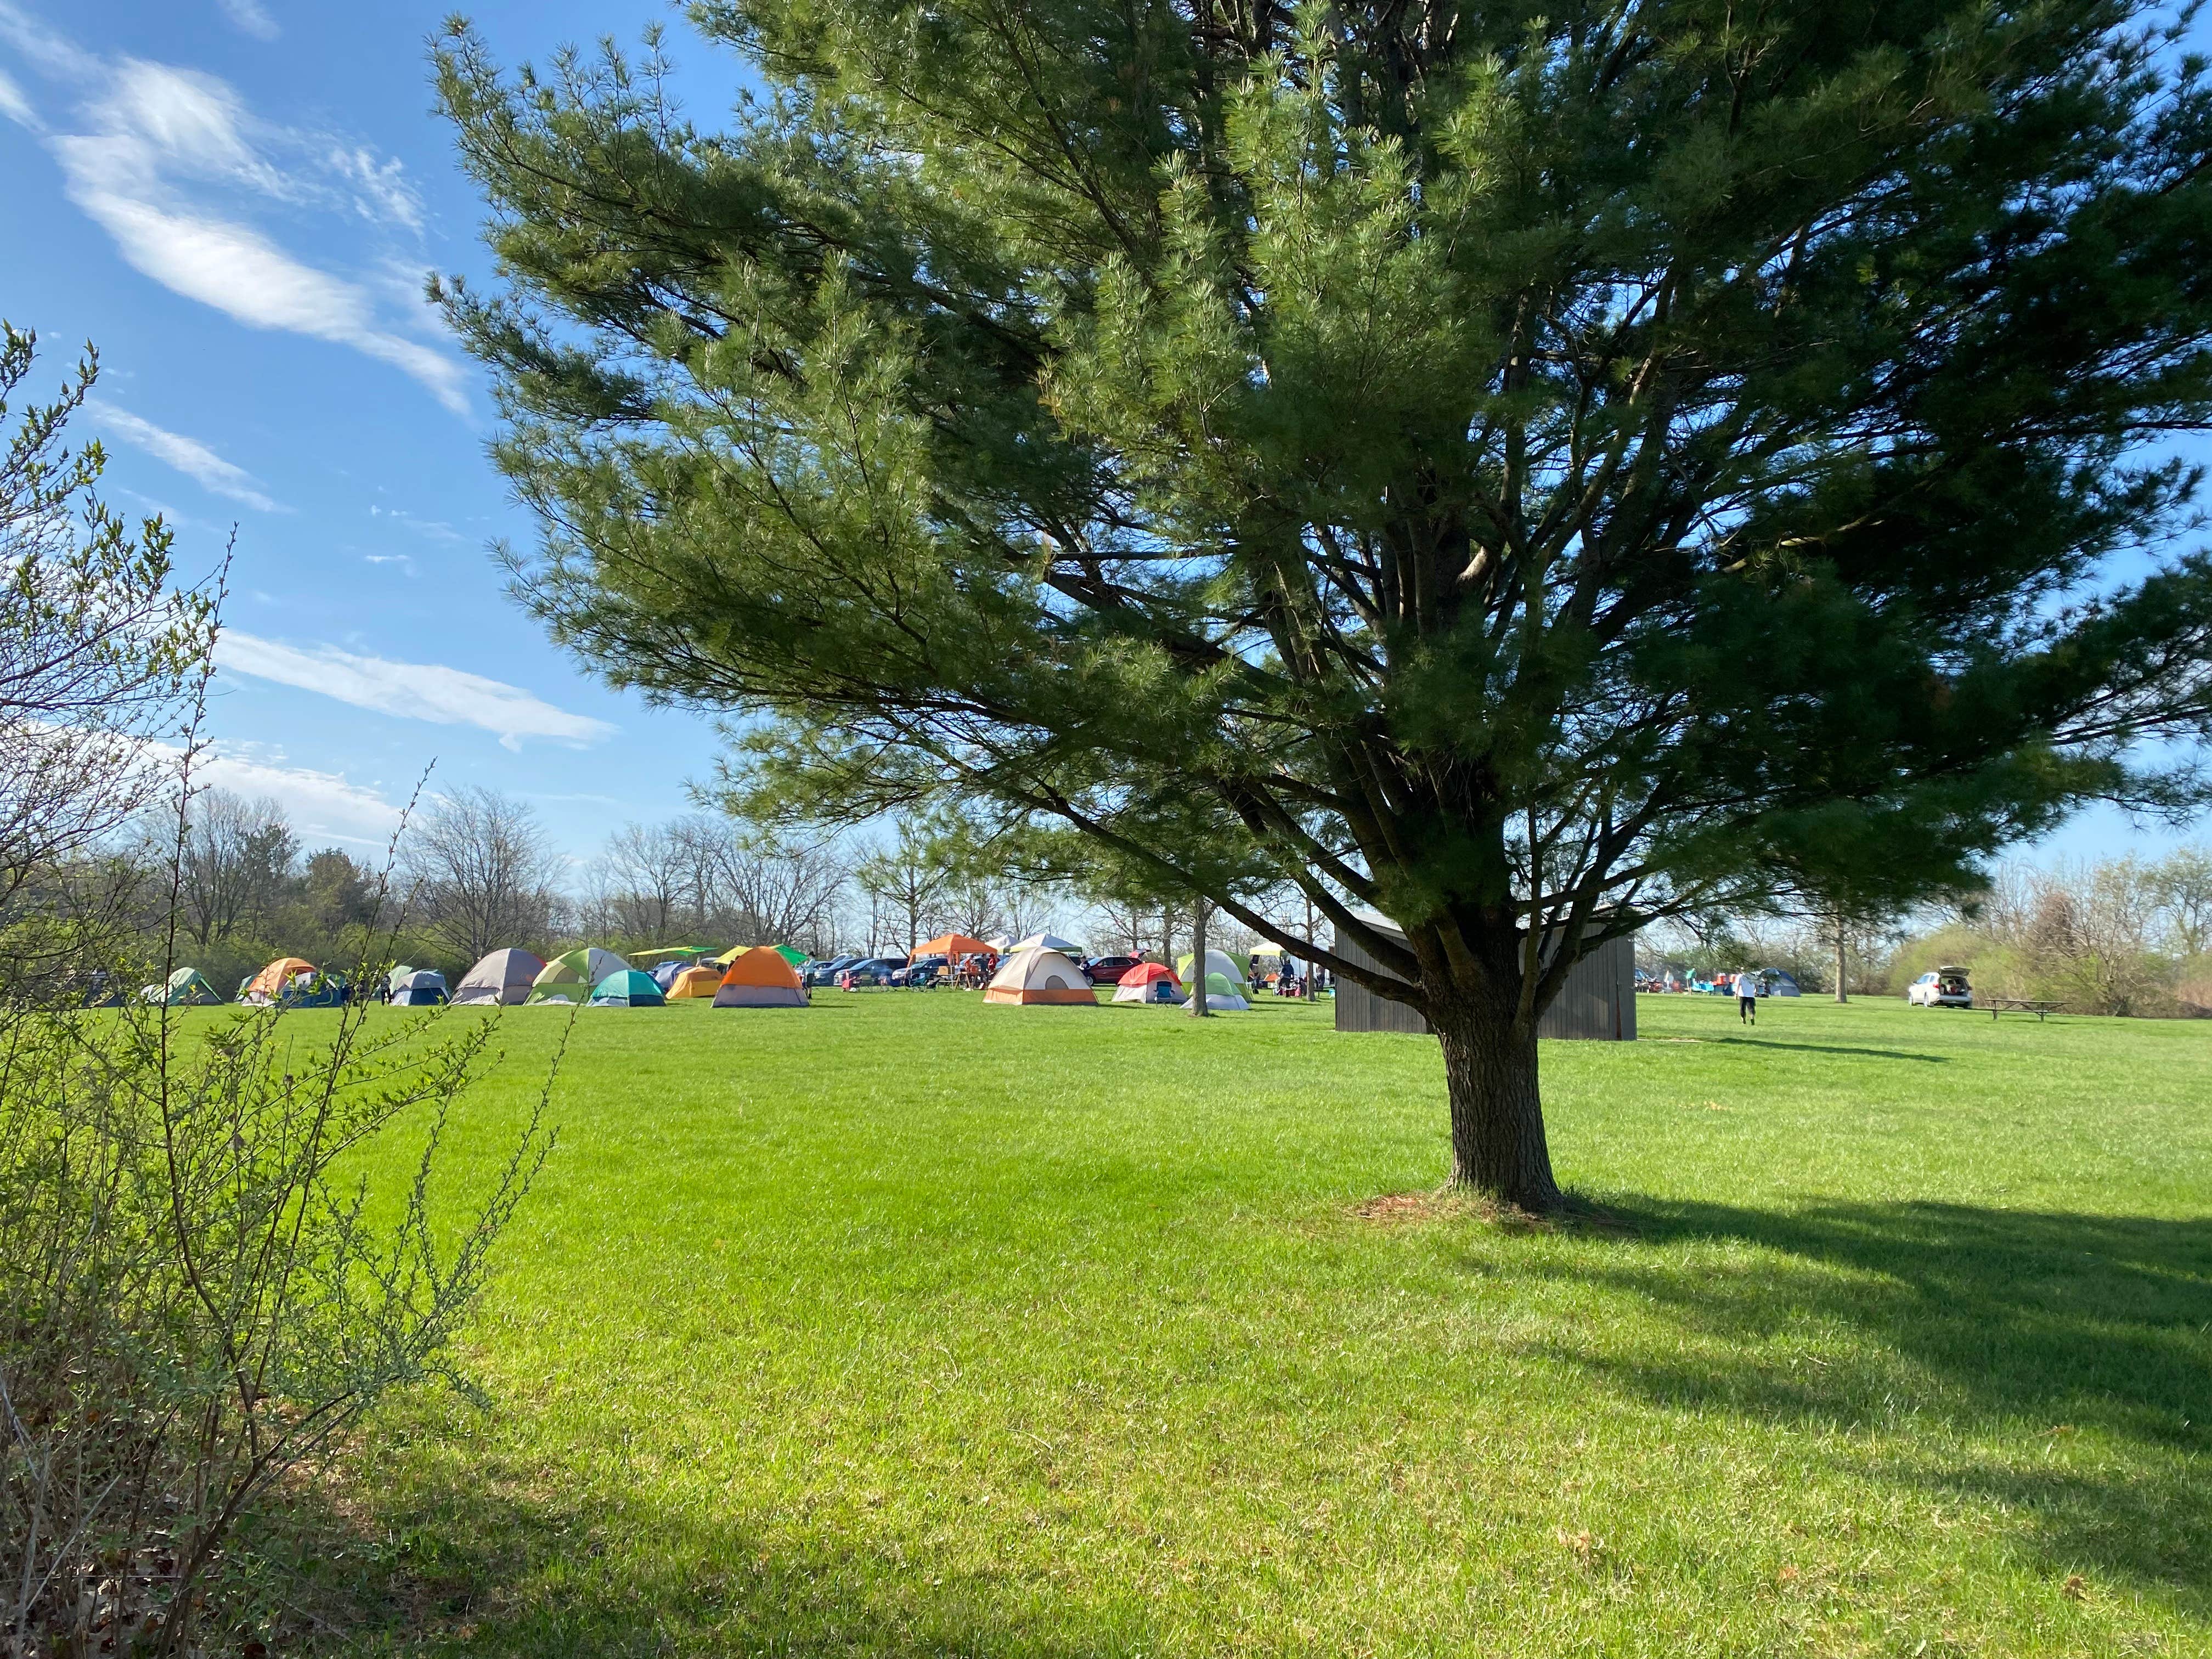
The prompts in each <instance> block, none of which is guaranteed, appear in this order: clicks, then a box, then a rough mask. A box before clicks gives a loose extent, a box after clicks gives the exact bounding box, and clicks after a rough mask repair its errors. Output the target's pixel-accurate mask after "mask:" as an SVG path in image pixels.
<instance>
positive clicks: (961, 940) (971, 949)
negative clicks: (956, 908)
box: [914, 933, 993, 962]
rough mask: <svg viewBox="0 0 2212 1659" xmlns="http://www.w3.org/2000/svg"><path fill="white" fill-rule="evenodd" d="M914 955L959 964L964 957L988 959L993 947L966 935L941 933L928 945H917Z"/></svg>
mask: <svg viewBox="0 0 2212 1659" xmlns="http://www.w3.org/2000/svg"><path fill="white" fill-rule="evenodd" d="M914 954H915V957H917V958H919V957H946V958H947V959H949V960H951V961H953V962H958V961H960V960H961V959H962V958H963V957H987V956H989V955H991V954H993V952H992V950H991V947H990V946H989V945H987V944H985V943H984V942H983V941H982V940H981V939H970V938H969V936H968V935H967V934H965V933H940V934H939V935H938V936H937V937H936V938H935V939H932V940H930V941H929V943H928V944H927V945H915V947H914Z"/></svg>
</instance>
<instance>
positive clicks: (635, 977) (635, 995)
mask: <svg viewBox="0 0 2212 1659" xmlns="http://www.w3.org/2000/svg"><path fill="white" fill-rule="evenodd" d="M666 1006H668V999H667V998H666V997H665V996H663V995H661V994H660V987H659V986H658V985H655V984H654V983H653V975H651V974H642V973H640V972H639V971H638V970H637V969H635V968H624V969H621V970H619V971H618V972H616V973H611V974H609V975H607V976H606V977H605V979H603V980H601V981H599V988H598V989H597V990H595V991H593V992H592V1007H594V1008H665V1007H666Z"/></svg>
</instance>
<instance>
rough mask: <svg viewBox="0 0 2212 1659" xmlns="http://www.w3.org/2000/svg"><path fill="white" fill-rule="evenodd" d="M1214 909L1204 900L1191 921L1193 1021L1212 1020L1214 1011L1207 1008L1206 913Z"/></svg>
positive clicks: (1200, 902) (1191, 1008)
mask: <svg viewBox="0 0 2212 1659" xmlns="http://www.w3.org/2000/svg"><path fill="white" fill-rule="evenodd" d="M1212 908H1213V907H1212V905H1210V904H1208V903H1207V902H1206V901H1205V900H1204V899H1200V901H1199V902H1198V908H1196V909H1195V910H1194V911H1193V912H1191V921H1190V980H1191V986H1190V1013H1191V1018H1193V1019H1207V1018H1212V1014H1213V1010H1212V1009H1211V1008H1209V1007H1207V1006H1206V912H1207V911H1208V910H1210V909H1212Z"/></svg>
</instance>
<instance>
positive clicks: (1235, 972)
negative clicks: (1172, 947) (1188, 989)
mask: <svg viewBox="0 0 2212 1659" xmlns="http://www.w3.org/2000/svg"><path fill="white" fill-rule="evenodd" d="M1176 978H1177V979H1179V980H1181V981H1182V982H1183V983H1184V984H1186V985H1188V984H1189V983H1190V957H1188V956H1187V955H1186V956H1182V957H1176ZM1217 979H1225V980H1227V981H1229V993H1228V994H1230V995H1231V996H1240V997H1249V996H1250V995H1251V994H1252V985H1251V981H1249V980H1248V979H1246V978H1245V977H1244V970H1243V969H1242V968H1240V967H1239V966H1237V959H1236V958H1235V957H1231V955H1230V954H1229V953H1228V952H1227V951H1207V952H1206V987H1207V989H1208V990H1209V991H1211V990H1212V989H1213V981H1215V980H1217Z"/></svg>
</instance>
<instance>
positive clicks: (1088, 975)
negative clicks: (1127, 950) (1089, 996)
mask: <svg viewBox="0 0 2212 1659" xmlns="http://www.w3.org/2000/svg"><path fill="white" fill-rule="evenodd" d="M1136 965H1137V958H1136V957H1091V960H1090V961H1088V962H1086V963H1084V964H1083V976H1084V977H1085V979H1087V980H1089V981H1091V983H1092V984H1093V985H1118V984H1120V983H1121V975H1124V974H1126V973H1127V972H1128V971H1129V969H1132V968H1133V967H1135V966H1136Z"/></svg>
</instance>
